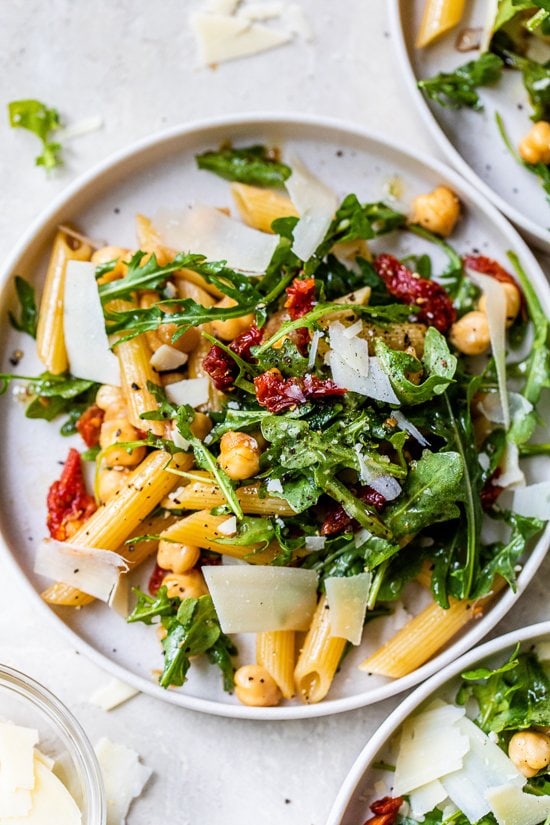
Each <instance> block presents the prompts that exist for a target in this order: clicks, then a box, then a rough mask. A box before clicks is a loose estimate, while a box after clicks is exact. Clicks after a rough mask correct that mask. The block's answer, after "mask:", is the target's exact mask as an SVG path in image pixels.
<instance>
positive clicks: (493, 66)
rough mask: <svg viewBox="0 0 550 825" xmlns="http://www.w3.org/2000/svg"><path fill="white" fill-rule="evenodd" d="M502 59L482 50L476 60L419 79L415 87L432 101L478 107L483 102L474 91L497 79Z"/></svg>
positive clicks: (447, 104)
mask: <svg viewBox="0 0 550 825" xmlns="http://www.w3.org/2000/svg"><path fill="white" fill-rule="evenodd" d="M503 67H504V61H503V60H502V59H501V58H500V57H498V56H497V55H496V54H491V53H490V52H485V53H484V54H482V55H481V56H480V57H478V59H477V60H471V61H470V62H469V63H465V64H464V65H462V66H459V67H458V68H457V69H455V70H454V72H440V73H439V74H437V75H435V76H434V77H431V78H428V79H426V80H420V81H419V82H418V87H419V89H421V91H422V92H424V94H425V95H426V96H427V97H428V98H429V99H430V100H433V101H434V103H439V105H440V106H444V107H446V108H449V109H461V108H462V107H463V106H468V107H469V108H471V109H475V110H477V111H481V110H482V109H483V104H482V102H481V100H480V98H479V95H478V94H477V92H476V88H477V87H479V86H493V85H494V84H495V83H497V81H498V80H500V77H501V75H502V69H503Z"/></svg>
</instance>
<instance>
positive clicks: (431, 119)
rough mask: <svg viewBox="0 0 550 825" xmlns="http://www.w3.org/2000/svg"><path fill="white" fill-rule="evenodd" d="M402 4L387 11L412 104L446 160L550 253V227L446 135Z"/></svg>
mask: <svg viewBox="0 0 550 825" xmlns="http://www.w3.org/2000/svg"><path fill="white" fill-rule="evenodd" d="M402 6H403V0H390V4H389V10H388V14H389V21H390V30H391V33H392V40H393V41H394V43H395V47H396V51H397V56H398V58H399V63H400V66H401V71H402V74H403V77H404V81H405V84H406V86H407V88H408V91H409V93H410V95H411V97H412V100H413V105H414V106H415V109H416V111H417V112H419V114H420V116H421V117H422V120H423V122H424V123H425V124H426V126H427V127H428V129H429V131H430V133H431V135H432V137H433V138H434V140H435V141H436V143H437V145H438V146H439V147H440V149H441V150H442V151H443V153H444V154H445V156H446V159H447V160H448V161H449V163H451V164H452V165H453V167H454V168H455V169H456V171H457V172H459V173H460V174H461V175H463V176H464V177H465V178H466V180H467V181H469V182H470V183H471V184H472V185H473V186H475V187H476V188H477V189H478V190H479V191H480V192H481V193H482V195H484V196H485V197H486V198H487V200H489V201H490V202H491V203H492V204H493V206H496V208H497V209H498V210H499V211H500V212H502V214H503V215H505V216H506V217H507V218H508V219H509V220H510V221H511V222H512V223H513V224H514V226H515V227H517V228H518V229H519V230H520V231H521V232H523V233H525V235H526V236H527V237H528V239H529V241H530V242H532V243H533V244H534V245H535V246H536V247H537V248H538V249H540V250H541V251H542V252H546V253H549V252H550V230H544V228H543V227H541V226H539V225H538V224H536V223H535V222H534V221H533V220H531V218H529V217H527V216H526V215H524V214H523V213H522V212H520V211H519V210H518V209H516V208H515V207H514V206H511V205H510V204H509V203H507V201H506V200H505V199H504V198H503V197H501V196H500V195H499V194H498V193H497V192H495V191H494V189H491V187H490V186H489V185H488V184H486V183H485V181H484V180H483V179H482V178H481V177H480V176H479V175H478V174H477V172H475V171H474V170H473V169H472V167H471V166H470V165H469V164H468V163H467V161H466V160H465V159H464V158H463V157H462V155H461V154H460V153H459V152H458V150H457V149H456V148H455V147H454V146H453V144H452V142H451V140H450V139H449V138H448V137H447V135H446V134H445V132H444V130H443V128H442V127H441V126H440V125H439V121H438V120H437V118H436V116H435V115H434V113H433V112H432V110H431V108H430V106H429V105H428V102H427V100H426V98H425V97H424V95H423V94H422V92H421V91H420V89H419V88H418V86H417V85H416V83H417V79H416V75H415V73H414V71H413V66H412V62H411V59H410V57H409V50H408V48H407V42H406V39H405V32H404V20H403V15H402V14H401V9H402ZM549 221H550V218H549Z"/></svg>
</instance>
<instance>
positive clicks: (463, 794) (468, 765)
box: [441, 717, 525, 822]
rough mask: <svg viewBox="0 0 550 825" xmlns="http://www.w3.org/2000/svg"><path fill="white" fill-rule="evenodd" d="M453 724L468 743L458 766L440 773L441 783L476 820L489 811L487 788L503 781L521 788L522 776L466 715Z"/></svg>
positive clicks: (471, 819) (463, 809) (459, 806)
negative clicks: (445, 772)
mask: <svg viewBox="0 0 550 825" xmlns="http://www.w3.org/2000/svg"><path fill="white" fill-rule="evenodd" d="M455 727H456V728H457V729H458V730H459V731H460V732H461V733H462V734H463V735H464V736H466V737H467V739H468V740H469V743H470V746H469V749H468V752H467V754H466V755H465V756H464V762H463V765H462V769H461V770H459V771H457V772H456V773H450V774H447V776H443V777H441V783H442V785H443V787H444V788H445V790H446V791H447V795H448V796H449V798H450V799H451V800H452V802H454V804H455V805H456V806H457V808H459V809H460V810H461V811H463V812H464V814H465V815H466V817H467V818H468V819H469V820H470V821H471V822H477V821H478V819H481V817H482V816H485V814H488V813H489V811H490V805H489V802H488V801H487V796H486V793H487V791H488V789H489V788H493V787H495V786H497V785H502V784H504V783H506V784H512V785H514V786H517V787H518V788H521V787H523V785H524V784H525V777H524V776H522V774H521V773H520V772H519V771H518V769H517V768H516V766H515V765H514V763H513V762H512V761H511V759H509V758H508V756H507V755H506V754H505V753H504V751H502V750H501V749H500V748H499V746H498V745H497V744H495V743H494V742H491V740H490V739H489V737H488V736H486V735H485V734H484V733H483V731H482V730H480V729H479V728H478V727H477V725H474V723H473V722H472V721H471V720H470V719H467V718H466V717H463V718H462V719H459V720H458V722H456V723H455Z"/></svg>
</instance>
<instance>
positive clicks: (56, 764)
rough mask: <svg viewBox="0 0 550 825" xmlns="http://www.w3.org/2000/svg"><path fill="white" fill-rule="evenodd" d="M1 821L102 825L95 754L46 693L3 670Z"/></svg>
mask: <svg viewBox="0 0 550 825" xmlns="http://www.w3.org/2000/svg"><path fill="white" fill-rule="evenodd" d="M0 821H1V822H9V823H11V825H18V824H19V823H21V825H24V823H29V825H32V823H34V825H92V823H93V825H104V823H105V822H106V803H105V791H104V787H103V780H102V778H101V771H100V768H99V764H98V761H97V758H96V756H95V753H94V750H93V748H92V746H91V744H90V742H89V741H88V738H87V737H86V734H85V733H84V731H83V730H82V728H81V726H80V724H79V722H77V720H76V719H75V718H74V716H73V715H72V714H71V713H70V711H69V710H68V709H67V708H66V707H65V706H64V705H63V704H62V703H61V702H60V701H59V699H57V698H56V697H55V696H54V695H53V694H52V693H50V692H49V691H48V690H47V689H46V688H44V687H42V685H40V684H39V683H38V682H35V681H34V679H31V678H30V677H28V676H26V675H25V674H23V673H21V672H19V671H17V670H13V669H12V668H9V667H5V666H3V665H0Z"/></svg>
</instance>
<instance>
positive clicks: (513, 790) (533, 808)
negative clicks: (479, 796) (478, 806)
mask: <svg viewBox="0 0 550 825" xmlns="http://www.w3.org/2000/svg"><path fill="white" fill-rule="evenodd" d="M486 796H487V800H488V802H489V804H490V806H491V810H492V812H493V813H494V815H495V817H496V820H497V822H498V825H539V823H540V822H545V821H546V819H547V817H548V816H550V796H535V795H534V794H531V793H524V792H523V791H522V790H521V788H517V787H516V786H515V785H500V786H499V787H497V788H489V789H488V790H487V792H486Z"/></svg>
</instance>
